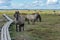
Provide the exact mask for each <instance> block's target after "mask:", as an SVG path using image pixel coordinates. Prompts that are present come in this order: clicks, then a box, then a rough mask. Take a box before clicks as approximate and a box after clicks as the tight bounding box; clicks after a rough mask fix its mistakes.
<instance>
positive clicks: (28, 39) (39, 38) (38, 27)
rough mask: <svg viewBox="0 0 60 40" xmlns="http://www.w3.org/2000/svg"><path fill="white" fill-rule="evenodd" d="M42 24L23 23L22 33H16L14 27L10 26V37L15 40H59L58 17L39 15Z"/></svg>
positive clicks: (59, 17)
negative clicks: (23, 29)
mask: <svg viewBox="0 0 60 40" xmlns="http://www.w3.org/2000/svg"><path fill="white" fill-rule="evenodd" d="M41 17H42V22H36V24H35V25H32V24H30V25H28V24H27V23H25V31H24V32H16V31H15V29H16V28H15V25H14V24H13V26H11V28H10V30H11V37H12V38H15V40H23V39H25V40H60V16H58V15H52V14H41Z"/></svg>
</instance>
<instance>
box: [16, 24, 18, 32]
mask: <svg viewBox="0 0 60 40" xmlns="http://www.w3.org/2000/svg"><path fill="white" fill-rule="evenodd" d="M16 31H17V32H18V25H17V24H16Z"/></svg>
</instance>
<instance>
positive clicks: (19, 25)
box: [14, 11, 25, 32]
mask: <svg viewBox="0 0 60 40" xmlns="http://www.w3.org/2000/svg"><path fill="white" fill-rule="evenodd" d="M14 17H15V24H16V31H17V32H18V31H22V30H23V31H24V22H25V20H24V17H23V16H22V15H20V14H19V11H16V12H15V14H14Z"/></svg>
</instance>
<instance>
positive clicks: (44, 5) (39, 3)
mask: <svg viewBox="0 0 60 40" xmlns="http://www.w3.org/2000/svg"><path fill="white" fill-rule="evenodd" d="M0 9H60V0H0Z"/></svg>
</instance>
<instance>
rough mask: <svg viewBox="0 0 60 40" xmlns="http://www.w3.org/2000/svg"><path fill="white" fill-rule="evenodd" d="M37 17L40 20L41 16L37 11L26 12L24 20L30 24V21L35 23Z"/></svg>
mask: <svg viewBox="0 0 60 40" xmlns="http://www.w3.org/2000/svg"><path fill="white" fill-rule="evenodd" d="M38 19H39V21H40V22H41V16H40V14H38V13H33V14H28V15H26V16H25V20H26V21H28V24H30V21H31V22H32V24H35V22H36V21H37V20H38Z"/></svg>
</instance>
